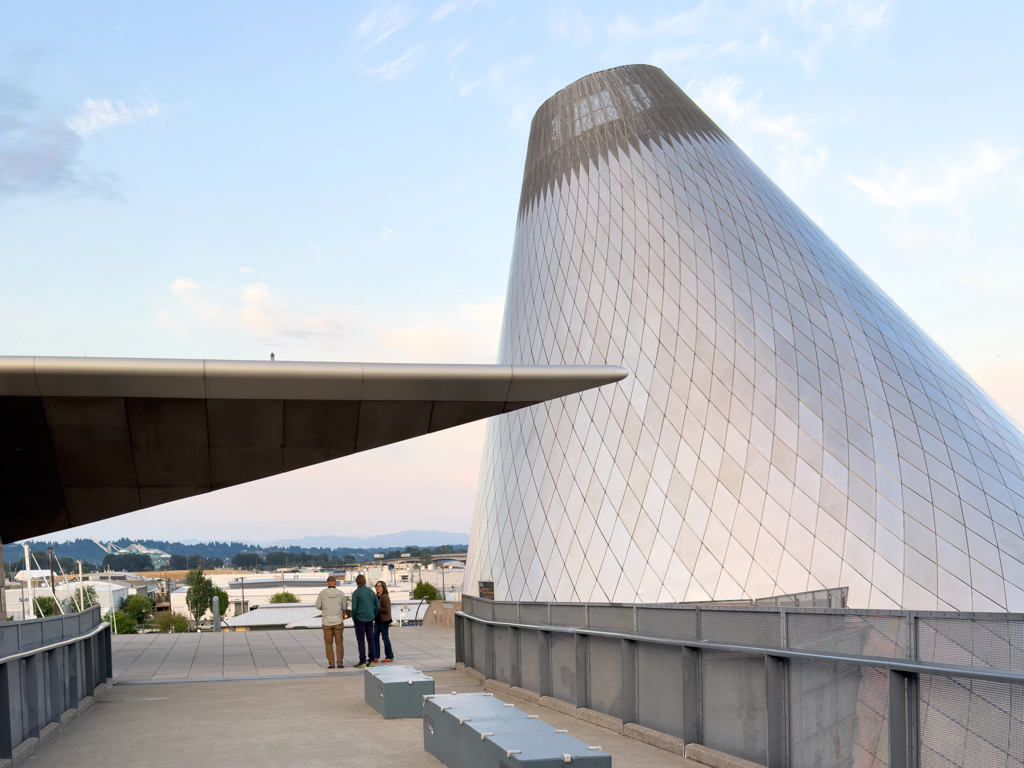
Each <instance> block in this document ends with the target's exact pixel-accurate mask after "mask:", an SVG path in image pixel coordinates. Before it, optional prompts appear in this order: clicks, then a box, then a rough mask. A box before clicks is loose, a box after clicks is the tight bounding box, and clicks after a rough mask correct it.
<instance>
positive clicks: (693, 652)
mask: <svg viewBox="0 0 1024 768" xmlns="http://www.w3.org/2000/svg"><path fill="white" fill-rule="evenodd" d="M680 650H681V651H682V652H683V741H685V742H686V743H688V744H690V743H692V744H700V743H702V741H703V734H702V733H701V730H702V729H701V706H702V703H703V702H702V701H701V690H700V686H701V684H700V648H687V647H686V646H685V645H684V646H682V647H681V648H680Z"/></svg>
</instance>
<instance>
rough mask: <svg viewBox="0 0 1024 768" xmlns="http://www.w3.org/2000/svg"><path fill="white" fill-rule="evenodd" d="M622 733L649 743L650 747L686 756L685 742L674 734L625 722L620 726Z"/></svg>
mask: <svg viewBox="0 0 1024 768" xmlns="http://www.w3.org/2000/svg"><path fill="white" fill-rule="evenodd" d="M622 735H623V736H629V737H630V738H631V739H636V740H637V741H642V742H644V744H650V745H651V746H652V747H657V748H658V749H664V750H665V751H666V752H673V753H675V754H677V755H682V756H683V757H686V742H685V741H683V740H682V739H680V738H677V737H675V736H669V735H668V734H667V733H662V732H661V731H655V730H654V729H652V728H645V727H644V726H642V725H637V724H636V723H626V724H625V725H624V726H622Z"/></svg>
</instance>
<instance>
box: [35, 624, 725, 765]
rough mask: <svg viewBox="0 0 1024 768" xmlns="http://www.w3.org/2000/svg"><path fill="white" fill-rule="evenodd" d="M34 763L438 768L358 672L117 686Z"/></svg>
mask: <svg viewBox="0 0 1024 768" xmlns="http://www.w3.org/2000/svg"><path fill="white" fill-rule="evenodd" d="M414 631H415V632H418V631H419V629H416V630H409V632H410V634H411V633H412V632H414ZM448 631H449V632H450V630H448ZM252 634H258V633H252ZM266 634H284V633H266ZM431 676H432V677H434V679H435V680H436V681H437V690H438V691H439V692H442V691H444V692H450V691H459V692H472V691H482V690H483V689H482V688H481V687H480V686H478V685H476V684H475V683H474V682H473V681H472V680H471V679H470V678H468V677H467V676H466V675H464V674H463V673H461V672H457V671H455V670H447V671H442V672H433V673H431ZM498 697H499V698H501V699H504V700H505V701H508V702H512V703H514V704H515V705H516V706H517V707H519V708H520V709H522V710H525V711H526V712H527V713H529V714H535V715H538V716H540V718H541V719H543V720H545V721H547V722H548V723H550V724H551V725H553V726H555V727H556V728H565V729H567V730H568V732H569V733H570V734H572V735H573V736H576V737H577V738H579V739H582V740H583V741H585V742H587V743H589V744H595V745H600V746H601V747H602V748H604V749H605V750H606V751H607V752H608V753H610V754H611V755H612V762H613V765H614V766H615V768H701V766H700V764H698V763H694V762H691V761H689V760H684V759H683V758H682V757H679V756H677V755H674V754H672V753H669V752H665V751H663V750H660V749H657V748H656V747H652V746H650V745H648V744H644V743H641V742H639V741H635V740H633V739H631V738H628V737H626V736H622V735H620V734H618V733H615V732H613V731H610V730H607V729H605V728H602V727H600V726H597V725H593V724H591V723H587V722H584V721H581V720H578V719H576V718H574V717H570V716H568V715H564V714H560V713H558V712H555V711H553V710H550V709H546V708H544V707H540V706H536V705H533V704H530V703H528V702H524V701H521V700H519V699H511V698H507V697H504V696H501V695H500V694H499V695H498ZM30 759H31V762H32V765H33V766H34V768H66V767H67V766H69V765H74V766H76V768H129V766H131V767H133V768H134V766H139V765H145V766H149V767H150V768H164V767H165V766H166V768H180V766H182V765H199V764H201V765H213V766H218V768H236V767H237V768H242V767H243V766H244V768H264V766H265V767H266V768H271V767H273V768H277V767H278V766H303V768H306V766H321V765H322V766H336V765H359V766H366V768H378V766H379V767H380V768H407V767H408V768H437V766H439V765H440V763H439V762H438V761H437V760H435V759H434V758H433V757H432V756H431V755H429V754H427V753H426V752H424V751H423V721H422V720H420V719H418V718H415V719H407V720H384V719H383V718H381V717H380V716H379V715H378V714H377V713H376V711H374V710H373V709H371V708H370V707H369V706H367V705H366V704H365V703H364V702H363V680H362V673H361V672H358V671H357V672H356V673H354V674H353V673H345V672H342V673H336V674H324V675H317V676H313V677H291V678H276V679H274V678H270V679H255V680H230V679H223V680H220V681H217V682H177V683H164V684H161V683H143V684H138V685H124V684H115V685H114V687H113V688H111V689H108V690H107V691H105V692H103V693H102V694H101V695H100V696H99V697H98V699H97V702H96V704H95V705H94V706H93V707H92V708H91V709H90V710H89V711H88V712H86V713H85V714H84V715H83V716H82V717H80V718H78V719H77V720H75V721H74V722H73V723H71V724H70V725H69V726H68V727H67V728H66V729H65V730H64V732H63V733H61V734H59V735H57V736H56V738H54V739H53V740H52V741H50V742H49V743H48V744H45V745H44V746H42V747H41V748H40V749H39V751H38V752H36V753H35V754H34V755H33V756H32V757H31V758H30ZM705 768H706V767H705Z"/></svg>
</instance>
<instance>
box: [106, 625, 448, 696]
mask: <svg viewBox="0 0 1024 768" xmlns="http://www.w3.org/2000/svg"><path fill="white" fill-rule="evenodd" d="M391 645H392V647H393V649H394V651H395V657H396V661H397V662H399V663H404V664H407V665H409V666H411V667H416V668H417V669H437V668H443V667H454V666H455V634H454V631H453V630H451V629H446V628H444V627H394V626H393V627H392V628H391ZM112 648H113V654H114V680H116V681H118V682H121V683H143V682H167V681H173V680H210V679H221V678H232V677H279V676H284V675H315V674H326V673H327V672H329V671H330V670H328V669H327V656H326V654H325V653H324V642H323V633H322V632H321V631H320V630H319V629H281V630H263V631H261V630H254V631H250V632H219V633H214V632H201V633H198V632H191V633H187V634H185V633H182V634H145V635H116V636H114V637H113V644H112ZM358 661H359V651H358V646H357V645H356V639H355V633H354V632H353V630H352V629H351V628H347V630H346V631H345V666H346V667H352V666H355V664H356V663H357V662H358Z"/></svg>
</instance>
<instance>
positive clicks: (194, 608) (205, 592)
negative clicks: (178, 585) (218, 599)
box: [185, 568, 214, 621]
mask: <svg viewBox="0 0 1024 768" xmlns="http://www.w3.org/2000/svg"><path fill="white" fill-rule="evenodd" d="M185 584H187V585H188V592H186V593H185V604H186V605H188V610H189V613H191V614H192V620H193V621H199V620H200V619H201V618H203V616H205V615H206V612H207V611H208V610H210V604H211V603H212V602H213V590H214V586H213V582H212V581H210V580H209V579H208V578H206V577H205V576H203V569H202V568H196V569H194V570H191V571H189V572H188V576H186V577H185Z"/></svg>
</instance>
